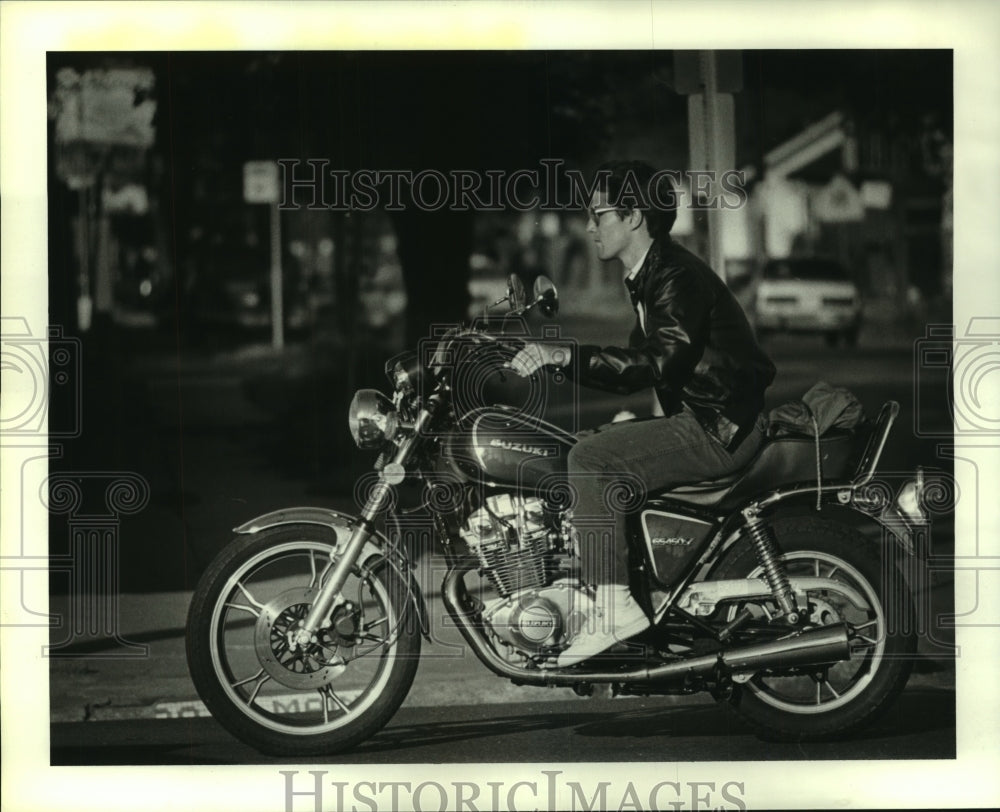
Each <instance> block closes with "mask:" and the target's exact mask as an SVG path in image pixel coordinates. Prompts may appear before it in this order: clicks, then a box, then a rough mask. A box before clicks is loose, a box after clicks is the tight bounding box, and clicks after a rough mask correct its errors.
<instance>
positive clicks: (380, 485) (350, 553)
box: [294, 399, 434, 646]
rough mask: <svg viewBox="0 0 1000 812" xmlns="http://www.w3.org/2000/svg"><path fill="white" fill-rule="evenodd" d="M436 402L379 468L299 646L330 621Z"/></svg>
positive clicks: (305, 623) (307, 618) (300, 632)
mask: <svg viewBox="0 0 1000 812" xmlns="http://www.w3.org/2000/svg"><path fill="white" fill-rule="evenodd" d="M433 406H434V401H433V399H431V400H430V402H429V403H428V405H427V407H425V408H423V409H421V410H420V413H419V415H418V416H417V422H416V424H415V425H414V430H413V433H412V434H410V435H409V436H408V437H406V438H405V439H404V440H403V442H401V443H400V444H399V447H398V448H397V449H396V453H395V455H393V458H392V460H390V461H389V462H387V463H386V464H385V465H384V466H383V468H382V470H381V471H380V472H379V477H378V481H377V482H376V484H375V487H374V489H373V490H372V492H371V494H370V495H369V497H368V501H367V502H366V503H365V506H364V509H363V510H362V511H361V516H360V521H359V522H358V524H357V527H355V528H354V532H353V533H351V537H350V538H349V539H348V540H347V544H346V545H345V546H344V548H343V552H341V553H340V557H339V560H335V561H334V567H333V572H331V573H330V577H329V578H327V579H326V582H325V583H324V584H323V585H322V587H320V590H319V594H318V595H317V596H316V601H315V602H314V603H313V605H312V607H311V608H310V609H309V613H308V614H307V615H306V616H305V618H304V619H303V621H302V625H301V626H300V627H299V629H298V631H297V632H296V633H295V638H294V642H295V644H297V645H298V646H307V645H309V643H310V642H311V641H312V640H313V638H314V637H315V636H316V631H317V629H320V628H322V627H324V626H328V625H329V624H330V615H331V613H332V612H333V610H334V608H335V607H336V606H337V605H338V604H339V603H340V602H341V601H342V600H343V598H342V596H341V595H340V590H341V589H342V588H343V586H344V583H345V582H346V581H347V576H348V575H350V574H351V569H352V568H353V567H354V563H355V561H357V558H358V556H359V555H360V554H361V550H362V549H363V548H364V546H365V543H366V542H367V541H368V540H369V539H370V538H371V537H372V533H373V532H374V524H373V522H374V520H375V517H376V516H377V515H378V514H379V512H380V511H381V510H382V508H383V506H384V505H385V501H386V498H387V497H388V496H389V490H390V489H391V488H393V487H395V486H396V485H398V484H399V483H400V482H402V481H403V479H404V477H405V476H406V469H405V463H406V461H407V460H408V459H409V457H410V453H411V452H412V451H413V447H414V445H416V443H417V442H418V440H419V438H420V435H421V433H422V431H423V430H424V429H425V428H426V427H427V424H428V423H429V422H430V420H431V417H432V416H433V414H434V411H433ZM339 550H340V545H338V546H337V549H335V550H334V551H333V552H332V553H331V554H330V557H331V558H333V559H336V556H337V553H338V551H339Z"/></svg>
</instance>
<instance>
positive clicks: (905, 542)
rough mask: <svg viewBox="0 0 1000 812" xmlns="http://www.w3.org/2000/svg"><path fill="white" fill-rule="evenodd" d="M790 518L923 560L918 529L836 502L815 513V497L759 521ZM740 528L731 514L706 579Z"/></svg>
mask: <svg viewBox="0 0 1000 812" xmlns="http://www.w3.org/2000/svg"><path fill="white" fill-rule="evenodd" d="M793 516H814V517H817V518H820V519H828V520H829V521H832V522H841V523H843V524H847V525H850V526H851V527H855V528H857V529H858V530H859V531H861V533H862V535H864V536H865V538H867V539H868V540H869V541H870V542H871V543H872V544H882V545H886V544H890V545H892V547H893V548H894V549H895V550H896V551H897V553H899V554H901V555H903V556H905V557H906V558H908V559H911V558H918V559H919V558H922V557H923V555H922V553H921V551H923V550H926V544H924V543H921V542H920V540H919V539H918V538H917V533H918V532H919V529H918V528H911V527H908V526H906V525H905V524H904V523H902V522H899V521H895V520H894V519H893V518H888V517H885V516H884V515H877V514H873V513H868V512H865V511H864V510H861V509H860V508H858V507H855V506H853V505H851V504H841V503H840V502H839V501H824V502H823V504H822V509H821V510H816V495H815V493H812V494H802V495H801V496H794V497H789V498H788V499H786V500H783V501H782V502H781V503H780V504H778V505H776V506H773V507H771V508H770V509H768V510H767V511H766V512H764V513H763V515H762V516H761V518H762V519H764V521H774V520H776V519H782V518H786V517H793ZM742 526H743V517H742V515H741V513H740V511H738V510H737V511H734V512H733V514H732V515H731V516H730V518H729V519H728V520H727V521H726V523H725V524H724V525H723V526H722V528H721V530H720V531H719V535H720V537H721V538H723V539H724V541H723V542H722V544H721V545H720V546H719V548H718V550H716V551H715V553H713V555H712V558H713V562H712V565H711V567H710V568H709V570H708V574H707V577H711V573H712V572H713V571H714V570H715V569H716V567H717V566H718V564H719V562H720V561H721V560H722V558H723V556H724V555H725V553H726V552H727V551H728V550H729V549H730V548H731V547H733V546H734V545H735V544H737V543H738V542H739V540H740V539H741V538H743V535H744V534H743V533H741V532H740V529H741V527H742ZM703 577H705V576H703Z"/></svg>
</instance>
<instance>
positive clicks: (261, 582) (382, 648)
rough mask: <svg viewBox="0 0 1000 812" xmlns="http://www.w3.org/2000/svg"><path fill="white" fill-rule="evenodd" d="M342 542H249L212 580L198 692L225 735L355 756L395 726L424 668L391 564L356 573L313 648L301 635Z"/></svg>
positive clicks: (232, 549) (199, 598)
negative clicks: (299, 640)
mask: <svg viewBox="0 0 1000 812" xmlns="http://www.w3.org/2000/svg"><path fill="white" fill-rule="evenodd" d="M336 543H337V537H336V534H335V533H334V531H333V530H331V529H329V528H324V527H320V526H315V525H293V526H286V527H279V528H273V529H270V530H265V531H262V532H260V533H257V534H255V535H252V536H240V537H237V538H236V539H234V540H233V542H232V543H231V544H230V545H229V546H228V547H226V548H225V550H223V552H222V553H221V554H220V556H219V557H218V558H217V559H216V560H215V561H214V562H213V563H212V565H211V566H210V567H209V569H208V570H207V571H206V572H205V574H204V575H203V576H202V578H201V581H200V582H199V584H198V588H197V590H196V591H195V594H194V597H193V599H192V602H191V607H190V610H189V612H188V623H187V656H188V665H189V668H190V670H191V676H192V679H193V680H194V684H195V687H196V688H197V689H198V693H199V695H200V696H201V698H202V700H203V701H204V702H205V705H206V707H207V708H208V710H209V711H210V712H211V714H212V716H214V717H215V719H216V720H217V721H219V723H220V724H222V726H223V727H225V728H226V729H227V730H228V731H229V732H230V733H232V734H233V735H234V736H236V737H237V738H238V739H241V740H242V741H244V742H246V743H248V744H250V745H251V746H252V747H254V748H256V749H257V750H259V751H261V752H263V753H269V754H272V755H283V756H308V755H320V754H328V753H335V752H339V751H342V750H345V749H347V748H349V747H352V746H354V745H355V744H357V743H359V742H361V741H363V740H364V739H366V738H368V737H369V736H371V735H372V734H374V733H375V732H376V731H378V730H379V729H381V727H382V726H383V725H384V724H385V723H386V722H387V721H388V720H389V718H390V717H391V716H392V714H393V713H395V711H396V709H397V708H398V707H399V705H400V704H401V703H402V701H403V699H404V698H405V697H406V694H407V692H408V691H409V689H410V685H411V684H412V682H413V677H414V674H415V673H416V669H417V662H418V658H419V656H420V628H419V623H418V622H417V619H416V617H415V613H414V612H413V611H411V610H410V607H412V602H411V601H410V596H409V595H408V592H407V589H406V584H405V582H404V581H403V579H402V578H401V577H400V575H399V573H398V572H397V570H396V569H395V567H394V566H393V565H392V564H391V563H390V562H388V561H387V560H386V559H385V558H382V557H376V558H374V559H372V560H370V561H368V562H365V566H363V567H360V566H355V568H354V570H353V571H352V572H351V574H350V575H349V576H348V579H347V582H346V583H345V585H344V588H343V590H342V591H341V593H340V594H341V596H342V598H343V600H342V601H340V602H339V603H338V604H337V605H336V607H335V608H334V610H333V611H332V612H331V615H330V617H329V618H328V619H327V620H328V623H327V625H325V626H324V627H323V628H320V629H319V630H317V633H316V635H315V636H314V638H313V641H312V643H311V644H310V645H309V646H306V647H302V646H296V645H295V644H294V635H295V632H296V630H297V629H298V628H299V626H300V625H301V622H302V620H303V618H304V617H305V616H306V614H307V612H308V611H309V607H310V606H311V605H312V602H313V600H314V599H315V596H316V594H317V592H318V591H319V587H320V586H321V584H322V583H323V581H324V579H325V578H326V576H327V575H328V573H329V572H330V571H331V570H332V562H331V552H332V551H333V550H334V548H335V547H336Z"/></svg>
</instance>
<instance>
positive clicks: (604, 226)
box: [587, 192, 631, 259]
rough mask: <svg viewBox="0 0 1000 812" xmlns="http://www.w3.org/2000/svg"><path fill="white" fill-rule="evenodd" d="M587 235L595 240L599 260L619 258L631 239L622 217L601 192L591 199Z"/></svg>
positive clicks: (595, 193)
mask: <svg viewBox="0 0 1000 812" xmlns="http://www.w3.org/2000/svg"><path fill="white" fill-rule="evenodd" d="M587 233H588V234H590V236H591V238H592V239H593V240H594V247H595V248H596V249H597V256H598V258H599V259H614V258H615V257H617V256H619V255H620V254H621V252H622V251H623V250H624V249H625V247H626V246H627V245H628V244H629V239H630V237H631V234H630V232H629V228H628V226H627V225H626V224H625V222H624V221H623V220H622V218H621V215H620V214H619V213H618V212H617V211H615V210H614V207H613V206H611V205H610V204H609V203H608V198H607V195H605V194H603V193H601V192H594V195H593V196H592V197H591V198H590V209H589V211H588V220H587Z"/></svg>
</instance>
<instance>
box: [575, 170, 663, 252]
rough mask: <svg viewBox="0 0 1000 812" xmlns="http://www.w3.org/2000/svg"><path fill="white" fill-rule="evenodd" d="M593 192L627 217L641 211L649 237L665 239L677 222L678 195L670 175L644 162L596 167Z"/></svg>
mask: <svg viewBox="0 0 1000 812" xmlns="http://www.w3.org/2000/svg"><path fill="white" fill-rule="evenodd" d="M594 189H595V190H596V191H598V192H601V193H603V194H604V195H605V196H606V197H607V198H608V202H609V203H610V204H611V205H612V206H614V207H615V208H616V209H618V210H619V211H621V212H623V213H625V214H628V213H629V212H631V211H641V212H642V214H643V218H644V219H645V221H646V229H647V230H648V231H649V236H650V237H653V238H654V239H655V238H657V237H666V236H667V235H668V234H670V229H672V228H673V227H674V222H675V221H676V220H677V193H676V191H675V190H674V185H673V183H672V182H671V180H670V173H669V172H657V171H656V170H655V169H654V168H653V167H652V166H650V165H649V164H648V163H646V162H645V161H609V162H608V163H606V164H602V165H601V166H599V167H598V168H597V172H596V173H595V178H594Z"/></svg>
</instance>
